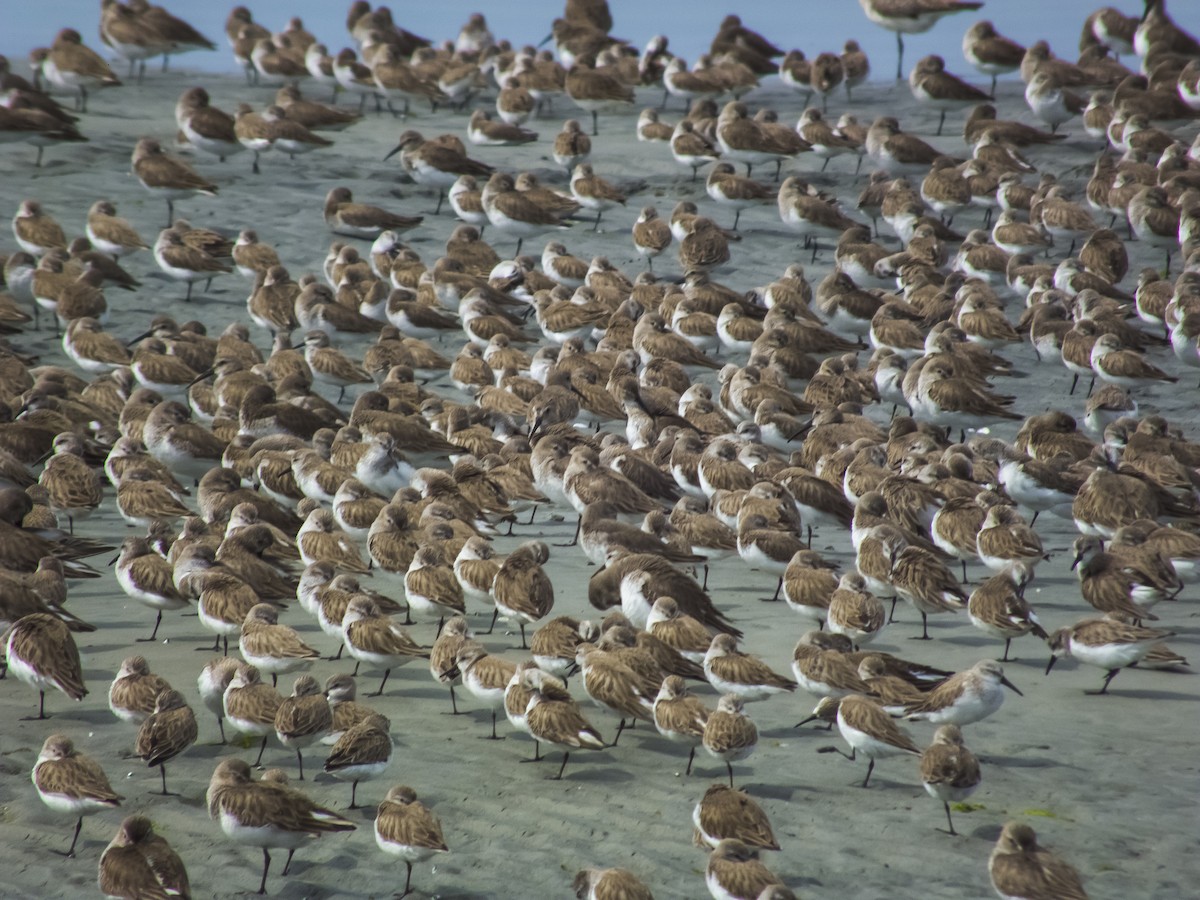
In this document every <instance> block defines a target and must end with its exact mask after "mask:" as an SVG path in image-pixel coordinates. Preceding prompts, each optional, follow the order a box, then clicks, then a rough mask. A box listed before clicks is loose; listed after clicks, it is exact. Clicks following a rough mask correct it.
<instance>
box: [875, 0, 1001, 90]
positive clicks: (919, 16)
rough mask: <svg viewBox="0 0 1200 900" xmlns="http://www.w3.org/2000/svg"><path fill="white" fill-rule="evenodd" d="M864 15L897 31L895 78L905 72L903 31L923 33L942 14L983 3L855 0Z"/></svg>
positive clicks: (963, 10) (974, 7)
mask: <svg viewBox="0 0 1200 900" xmlns="http://www.w3.org/2000/svg"><path fill="white" fill-rule="evenodd" d="M858 2H859V4H860V5H861V6H862V8H863V12H865V13H866V14H867V18H868V19H870V20H871V21H872V22H874V23H875V24H876V25H881V26H883V27H884V28H886V29H887V30H888V31H894V32H896V49H897V51H898V53H899V55H898V56H897V58H896V80H897V81H899V80H900V79H901V78H902V77H904V76H903V73H904V35H906V34H924V33H925V32H926V31H928V30H929V29H930V28H932V27H933V26H934V25H936V24H937V21H938V19H940V18H942V16H948V15H951V14H952V13H957V12H970V11H973V10H976V9H979V8H981V7H982V6H983V4H982V3H980V2H973V0H972V2H964V0H858Z"/></svg>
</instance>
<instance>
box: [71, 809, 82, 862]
mask: <svg viewBox="0 0 1200 900" xmlns="http://www.w3.org/2000/svg"><path fill="white" fill-rule="evenodd" d="M82 828H83V816H80V817H79V821H77V822H76V823H75V836H74V837H72V838H71V846H70V847H68V848H67V856H68V857H69V858H71V859H74V858H75V845H76V844H77V843H79V832H80V830H82Z"/></svg>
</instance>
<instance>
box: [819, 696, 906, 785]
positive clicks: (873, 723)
mask: <svg viewBox="0 0 1200 900" xmlns="http://www.w3.org/2000/svg"><path fill="white" fill-rule="evenodd" d="M837 726H838V731H840V732H841V734H842V737H843V738H844V739H845V741H846V743H847V744H849V745H850V748H851V750H850V753H849V754H848V755H847V754H845V753H842V751H841V750H837V752H838V753H842V755H843V756H845V757H846V758H847V759H850V760H853V759H854V758H855V756H856V755H857V754H858V751H859V750H861V751H862V752H863V755H864V756H866V757H867V758H868V759H869V760H870V763H869V765H868V766H867V777H866V778H864V779H863V783H862V786H863V787H866V786H867V785H868V783H869V782H870V781H871V773H872V772H873V771H875V760H876V759H877V758H881V757H885V756H896V755H897V754H900V753H912V754H914V755H917V756H919V755H920V753H921V748H920V747H918V746H917V745H916V744H915V743H913V740H912V738H911V737H909V736H908V734H907V733H906V732H904V731H902V730H901V729H900V728H899V726H897V725H896V724H895V723H894V722H893V721H892V719H891V717H890V716H888V714H887V713H886V712H885V711H884V709H883V707H882V706H880V705H879V704H878V702H876V701H875V699H873V698H871V697H867V696H864V695H862V694H850V695H849V696H846V697H843V698H842V699H841V700H840V701H839V702H838V708H837ZM831 749H834V750H836V748H831Z"/></svg>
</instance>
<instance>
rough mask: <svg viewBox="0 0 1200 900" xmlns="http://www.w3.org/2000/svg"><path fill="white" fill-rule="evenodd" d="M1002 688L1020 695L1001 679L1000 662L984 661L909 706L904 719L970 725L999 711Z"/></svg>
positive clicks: (1002, 700) (952, 676) (1001, 702)
mask: <svg viewBox="0 0 1200 900" xmlns="http://www.w3.org/2000/svg"><path fill="white" fill-rule="evenodd" d="M1004 688H1008V689H1009V690H1011V691H1014V692H1015V693H1017V694H1021V692H1020V691H1019V690H1017V688H1016V686H1015V685H1013V683H1012V682H1011V681H1009V680H1008V679H1007V678H1005V677H1004V669H1002V668H1001V667H1000V664H999V663H997V662H993V661H992V660H983V661H981V662H977V663H975V665H973V666H971V668H969V669H966V670H964V671H962V672H957V673H955V674H954V675H951V676H950V677H949V678H947V679H946V680H945V681H943V682H942V683H941V684H939V685H938V686H937V687H936V688H934V689H933V690H931V691H930V692H929V693H928V694H926V695H925V697H924V699H922V700H921V701H920V702H919V703H916V704H913V705H911V706H909V707H908V709H907V713H906V718H909V719H912V720H914V721H921V720H925V721H929V722H933V723H934V724H942V723H945V724H950V725H970V724H971V723H972V722H978V721H979V720H980V719H984V718H987V717H988V716H990V715H991V714H992V713H994V712H995V711H996V710H997V709H999V708H1000V706H1001V704H1003V703H1004ZM1022 696H1023V695H1022Z"/></svg>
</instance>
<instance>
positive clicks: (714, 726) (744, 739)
mask: <svg viewBox="0 0 1200 900" xmlns="http://www.w3.org/2000/svg"><path fill="white" fill-rule="evenodd" d="M702 742H703V744H704V749H705V750H707V751H708V752H709V754H711V755H712V756H715V757H716V758H717V759H721V760H724V761H725V768H726V769H727V770H728V773H729V787H730V788H731V789H732V788H733V763H734V762H736V761H738V760H743V759H746V758H747V757H748V756H750V755H751V754H752V753H753V752H754V749H755V747H757V746H758V728H757V727H755V725H754V722H752V721H751V720H750V717H749V716H748V715H746V714H745V712H743V705H742V701H741V699H740V698H739V697H738V696H737V695H736V694H725V695H723V696H722V697H721V699H720V700H719V701H717V708H716V710H714V711H713V712H712V713H710V714H709V717H708V721H707V722H706V723H705V725H704V734H703V737H702Z"/></svg>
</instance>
